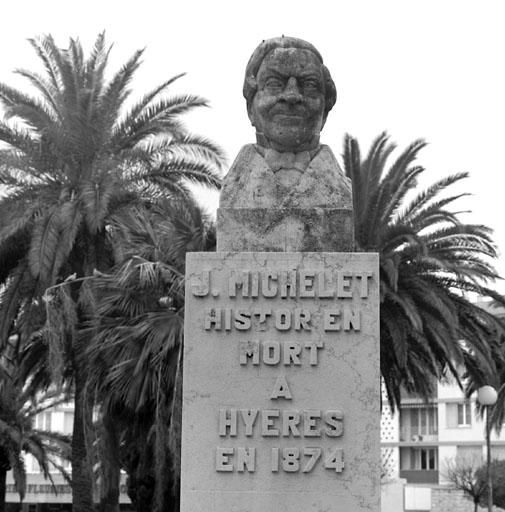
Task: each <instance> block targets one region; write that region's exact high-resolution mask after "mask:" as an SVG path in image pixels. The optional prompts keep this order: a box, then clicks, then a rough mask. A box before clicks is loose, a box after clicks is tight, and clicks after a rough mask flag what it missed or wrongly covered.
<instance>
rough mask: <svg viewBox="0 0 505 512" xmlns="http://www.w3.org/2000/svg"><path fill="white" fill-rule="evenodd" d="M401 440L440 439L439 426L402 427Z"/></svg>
mask: <svg viewBox="0 0 505 512" xmlns="http://www.w3.org/2000/svg"><path fill="white" fill-rule="evenodd" d="M400 441H419V442H421V441H422V442H428V443H429V442H433V441H438V427H435V426H433V427H428V426H426V427H418V426H411V427H400Z"/></svg>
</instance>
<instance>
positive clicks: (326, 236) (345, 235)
mask: <svg viewBox="0 0 505 512" xmlns="http://www.w3.org/2000/svg"><path fill="white" fill-rule="evenodd" d="M217 223H218V226H219V233H218V237H217V250H218V251H237V252H239V251H258V252H351V251H352V250H353V249H354V248H353V242H354V219H353V212H352V210H350V209H344V208H276V209H272V208H219V209H218V210H217Z"/></svg>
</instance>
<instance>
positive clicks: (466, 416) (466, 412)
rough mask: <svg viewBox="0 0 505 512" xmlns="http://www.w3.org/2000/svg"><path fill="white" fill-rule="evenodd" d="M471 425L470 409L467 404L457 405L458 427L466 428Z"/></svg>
mask: <svg viewBox="0 0 505 512" xmlns="http://www.w3.org/2000/svg"><path fill="white" fill-rule="evenodd" d="M471 424H472V408H471V406H470V404H469V403H468V402H464V403H462V404H458V426H459V427H467V426H469V425H471Z"/></svg>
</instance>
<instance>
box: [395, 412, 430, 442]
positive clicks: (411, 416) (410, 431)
mask: <svg viewBox="0 0 505 512" xmlns="http://www.w3.org/2000/svg"><path fill="white" fill-rule="evenodd" d="M400 435H401V440H402V441H411V440H413V439H415V438H417V437H419V436H423V437H424V436H436V435H438V411H437V409H436V407H415V408H402V409H401V410H400Z"/></svg>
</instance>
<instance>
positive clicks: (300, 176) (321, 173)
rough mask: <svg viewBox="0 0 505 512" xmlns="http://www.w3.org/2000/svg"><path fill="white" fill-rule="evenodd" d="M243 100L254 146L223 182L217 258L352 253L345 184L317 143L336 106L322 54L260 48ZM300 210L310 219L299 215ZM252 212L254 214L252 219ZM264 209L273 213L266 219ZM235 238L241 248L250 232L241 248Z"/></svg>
mask: <svg viewBox="0 0 505 512" xmlns="http://www.w3.org/2000/svg"><path fill="white" fill-rule="evenodd" d="M244 96H245V98H246V100H247V113H248V115H249V119H250V120H251V123H252V125H253V126H254V127H255V128H256V141H257V143H256V144H248V145H246V146H244V147H243V148H242V149H241V151H240V153H239V154H238V156H237V158H236V159H235V162H234V163H233V165H232V167H231V169H230V171H229V172H228V174H227V176H226V177H225V179H224V183H223V189H222V192H221V197H220V209H221V210H224V209H226V211H225V212H222V213H221V214H219V213H218V226H217V228H218V229H217V240H218V247H219V250H224V251H228V250H230V251H233V250H243V251H247V250H261V251H263V250H264V251H279V250H284V251H286V250H287V251H319V250H327V251H341V250H352V241H353V229H352V223H351V224H350V223H349V222H348V216H349V213H348V212H347V211H346V210H348V211H349V212H352V207H353V205H352V189H351V183H350V180H349V179H348V178H347V177H346V176H345V175H344V173H343V172H342V170H341V169H340V167H339V165H338V163H337V160H336V158H335V156H334V155H333V153H332V151H331V150H330V148H329V147H328V146H324V145H320V143H319V134H320V131H321V129H322V127H323V126H324V123H325V122H326V118H327V115H328V112H329V111H330V110H331V108H332V107H333V105H334V104H335V101H336V89H335V84H334V83H333V80H332V79H331V75H330V73H329V71H328V69H327V68H326V67H325V66H324V64H323V59H322V57H321V55H320V53H319V52H318V51H317V50H316V48H314V46H312V45H311V44H310V43H307V42H306V41H303V40H301V39H296V38H291V37H281V38H274V39H269V40H266V41H263V42H262V43H261V44H260V45H259V46H258V48H256V50H255V52H254V53H253V55H252V56H251V59H250V60H249V63H248V65H247V69H246V76H245V80H244ZM244 208H247V209H248V211H243V210H242V209H244ZM304 208H306V209H309V211H308V212H306V213H301V212H300V210H301V209H304ZM314 208H326V209H331V210H332V211H331V212H330V211H327V212H321V211H317V212H316V211H314V210H313V209H314ZM232 209H236V210H237V211H236V212H235V213H233V212H232V211H231V210H232ZM252 209H258V211H256V212H255V213H254V214H253V213H252ZM265 209H271V210H274V211H275V212H274V213H272V214H267V215H265V211H266V210H265ZM337 211H338V213H337ZM282 216H284V218H282ZM314 219H318V221H319V222H313V220H314ZM251 220H253V222H255V221H259V224H257V225H255V224H251V223H250V221H251ZM241 222H244V224H243V225H241ZM333 222H335V226H332V225H331V224H332V223H333ZM340 228H341V229H343V231H341V232H339V233H338V235H336V234H335V232H336V230H337V229H340ZM237 230H238V233H239V236H238V238H239V239H240V240H244V241H248V238H249V237H248V235H247V231H248V230H251V241H248V243H246V244H245V245H243V246H240V245H239V244H238V243H237V240H236V239H234V237H233V233H234V232H237ZM277 235H278V236H279V239H277V238H276V237H277ZM262 238H263V239H262ZM317 239H320V242H318V243H315V242H314V241H315V240H317ZM329 240H331V243H330V242H329Z"/></svg>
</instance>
